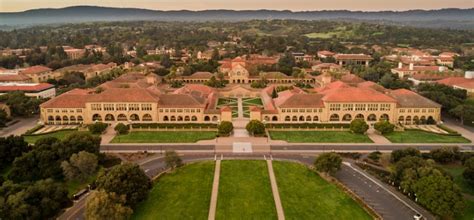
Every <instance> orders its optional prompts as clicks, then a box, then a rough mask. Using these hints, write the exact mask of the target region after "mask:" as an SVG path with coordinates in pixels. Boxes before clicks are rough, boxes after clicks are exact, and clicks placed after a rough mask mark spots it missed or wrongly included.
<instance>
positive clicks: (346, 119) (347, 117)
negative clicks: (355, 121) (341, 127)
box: [342, 114, 352, 121]
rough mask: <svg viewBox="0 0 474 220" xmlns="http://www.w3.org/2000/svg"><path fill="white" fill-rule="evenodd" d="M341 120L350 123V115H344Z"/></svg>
mask: <svg viewBox="0 0 474 220" xmlns="http://www.w3.org/2000/svg"><path fill="white" fill-rule="evenodd" d="M342 120H343V121H352V115H350V114H345V115H344V116H342Z"/></svg>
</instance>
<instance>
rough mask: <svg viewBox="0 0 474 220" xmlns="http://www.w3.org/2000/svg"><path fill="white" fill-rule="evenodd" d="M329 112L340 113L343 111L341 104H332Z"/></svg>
mask: <svg viewBox="0 0 474 220" xmlns="http://www.w3.org/2000/svg"><path fill="white" fill-rule="evenodd" d="M329 110H331V111H340V110H341V104H330V105H329Z"/></svg>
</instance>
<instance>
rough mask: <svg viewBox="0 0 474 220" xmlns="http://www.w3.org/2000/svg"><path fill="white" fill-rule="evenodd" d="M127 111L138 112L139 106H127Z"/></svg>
mask: <svg viewBox="0 0 474 220" xmlns="http://www.w3.org/2000/svg"><path fill="white" fill-rule="evenodd" d="M128 110H130V111H140V105H139V104H128Z"/></svg>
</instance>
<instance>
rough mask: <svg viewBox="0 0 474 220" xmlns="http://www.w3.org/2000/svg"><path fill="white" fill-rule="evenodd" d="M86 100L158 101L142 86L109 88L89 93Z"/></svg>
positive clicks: (154, 95) (155, 96)
mask: <svg viewBox="0 0 474 220" xmlns="http://www.w3.org/2000/svg"><path fill="white" fill-rule="evenodd" d="M87 101H88V102H158V97H157V95H156V94H153V93H152V92H151V91H150V90H148V89H143V88H109V89H106V90H105V91H103V92H101V93H99V94H93V95H91V96H90V97H89V98H88V100H87Z"/></svg>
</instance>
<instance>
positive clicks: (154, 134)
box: [111, 131, 216, 143]
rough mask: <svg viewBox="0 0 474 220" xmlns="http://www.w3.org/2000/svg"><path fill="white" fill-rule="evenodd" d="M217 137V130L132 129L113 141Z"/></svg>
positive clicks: (129, 141) (190, 139) (160, 141)
mask: <svg viewBox="0 0 474 220" xmlns="http://www.w3.org/2000/svg"><path fill="white" fill-rule="evenodd" d="M215 137H216V132H215V131H132V132H130V133H128V134H125V135H117V136H115V138H114V139H112V141H111V143H196V142H198V141H200V140H210V139H214V138H215Z"/></svg>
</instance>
